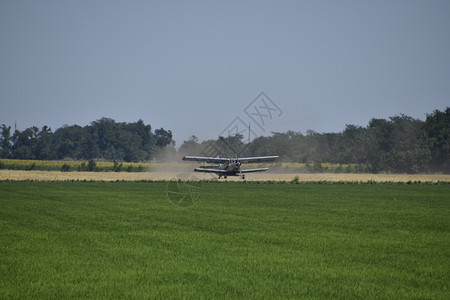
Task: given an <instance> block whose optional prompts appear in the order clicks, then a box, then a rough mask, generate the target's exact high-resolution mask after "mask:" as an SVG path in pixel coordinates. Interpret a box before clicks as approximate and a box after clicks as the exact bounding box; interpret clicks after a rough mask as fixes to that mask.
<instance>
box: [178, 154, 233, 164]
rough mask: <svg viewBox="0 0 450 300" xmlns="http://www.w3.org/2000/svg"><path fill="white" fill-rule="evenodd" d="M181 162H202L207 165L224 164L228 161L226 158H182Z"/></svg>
mask: <svg viewBox="0 0 450 300" xmlns="http://www.w3.org/2000/svg"><path fill="white" fill-rule="evenodd" d="M183 160H187V161H202V162H207V163H216V164H219V163H224V162H227V161H229V160H230V159H228V158H220V157H204V156H184V157H183Z"/></svg>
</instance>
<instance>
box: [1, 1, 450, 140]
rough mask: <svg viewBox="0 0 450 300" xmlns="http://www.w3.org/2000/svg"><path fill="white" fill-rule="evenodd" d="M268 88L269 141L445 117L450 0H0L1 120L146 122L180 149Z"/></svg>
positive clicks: (218, 128)
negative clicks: (397, 119)
mask: <svg viewBox="0 0 450 300" xmlns="http://www.w3.org/2000/svg"><path fill="white" fill-rule="evenodd" d="M262 91H263V92H265V93H266V95H267V96H269V97H270V98H271V99H272V100H273V102H274V103H276V104H277V105H278V107H279V109H280V110H281V111H282V114H281V116H280V114H279V113H278V112H277V114H276V116H274V117H273V118H272V119H271V120H270V122H269V119H267V121H268V122H266V124H265V125H264V129H265V130H266V133H267V132H269V131H279V132H280V131H281V132H284V131H287V130H294V131H301V132H305V131H306V130H307V129H312V130H315V131H318V132H338V131H341V130H342V129H344V127H345V124H356V125H366V124H367V122H368V121H369V119H370V118H372V117H378V118H388V117H389V116H393V115H396V114H399V113H405V114H407V115H410V116H412V117H415V118H420V119H424V118H425V113H431V112H432V111H433V110H434V109H440V110H443V109H444V108H445V107H446V106H450V1H448V0H443V1H429V0H427V1H425V0H421V1H412V0H407V1H392V0H389V1H361V0H358V1H243V0H241V1H111V0H108V1H98V0H96V1H79V0H77V1H60V0H58V1H43V0H40V1H34V0H33V1H22V0H11V1H9V0H1V1H0V101H1V102H0V124H1V123H5V124H8V125H12V126H14V122H15V120H17V125H18V128H19V129H25V128H27V127H30V126H33V125H37V126H39V127H42V126H43V125H49V126H50V127H52V128H53V129H56V128H58V127H61V126H62V125H64V124H69V125H72V124H79V125H83V126H84V125H87V124H88V123H90V122H91V121H94V120H96V119H99V118H101V117H110V118H113V119H115V120H116V121H119V122H134V121H137V120H138V119H142V120H144V122H145V123H147V124H151V125H152V126H153V128H160V127H164V128H165V129H170V130H172V131H173V133H174V138H175V139H176V140H177V145H178V146H179V145H180V144H181V142H182V141H183V140H185V139H187V138H188V137H189V136H191V135H193V134H195V135H197V136H198V137H199V138H200V139H201V140H203V139H207V138H215V137H217V135H218V134H219V133H221V132H222V131H223V129H224V128H226V127H227V126H228V125H229V124H230V122H232V121H233V120H235V117H239V118H240V119H239V120H242V121H243V122H242V123H245V124H246V123H247V122H250V121H251V119H249V118H248V115H246V114H245V112H244V109H245V108H246V107H247V105H248V104H249V103H250V102H252V101H253V100H254V99H255V97H256V96H258V94H259V93H260V92H262ZM255 104H257V103H255ZM267 112H268V111H267V110H266V113H267ZM261 113H262V111H261ZM266 115H267V114H266ZM252 128H254V131H255V133H256V134H261V133H263V131H262V130H260V128H259V129H258V127H257V126H256V125H252ZM257 129H258V130H259V131H257Z"/></svg>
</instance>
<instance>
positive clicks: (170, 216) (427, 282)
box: [0, 182, 450, 299]
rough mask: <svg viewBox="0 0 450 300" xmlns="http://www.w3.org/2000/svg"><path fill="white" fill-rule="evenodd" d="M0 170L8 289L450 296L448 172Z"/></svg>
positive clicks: (94, 294)
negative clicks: (182, 195) (178, 191)
mask: <svg viewBox="0 0 450 300" xmlns="http://www.w3.org/2000/svg"><path fill="white" fill-rule="evenodd" d="M166 190H167V183H162V182H161V183H148V182H147V183H145V182H134V183H132V182H112V183H105V182H0V230H1V231H0V298H64V299H65V298H160V299H167V298H191V299H199V298H320V299H322V298H333V299H338V298H341V299H343V298H345V299H349V298H350V299H352V298H361V299H367V298H371V299H380V298H384V299H388V298H389V299H391V298H408V299H410V298H418V299H427V298H428V299H448V298H449V296H450V289H449V282H450V185H448V184H440V185H426V184H412V185H394V184H393V185H388V184H360V185H358V184H257V183H247V184H239V183H203V185H202V192H201V197H200V200H199V201H198V202H197V203H196V204H195V205H194V206H192V207H190V208H180V207H176V206H174V205H172V204H171V203H170V202H169V200H168V198H167V194H166Z"/></svg>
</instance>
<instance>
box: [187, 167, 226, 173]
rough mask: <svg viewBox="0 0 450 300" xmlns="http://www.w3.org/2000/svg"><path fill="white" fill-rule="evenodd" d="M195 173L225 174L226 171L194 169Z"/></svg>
mask: <svg viewBox="0 0 450 300" xmlns="http://www.w3.org/2000/svg"><path fill="white" fill-rule="evenodd" d="M194 171H195V172H204V173H222V174H225V173H227V171H225V170H220V169H207V168H195V169H194Z"/></svg>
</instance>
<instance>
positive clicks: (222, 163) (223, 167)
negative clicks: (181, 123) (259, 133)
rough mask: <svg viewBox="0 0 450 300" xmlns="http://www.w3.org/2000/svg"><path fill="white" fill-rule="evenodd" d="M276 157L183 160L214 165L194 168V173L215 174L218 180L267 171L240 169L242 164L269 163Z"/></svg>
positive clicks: (194, 158) (201, 157)
mask: <svg viewBox="0 0 450 300" xmlns="http://www.w3.org/2000/svg"><path fill="white" fill-rule="evenodd" d="M277 158H278V156H277V155H272V156H258V157H244V158H236V159H232V158H220V157H203V156H184V157H183V160H186V161H199V162H205V163H213V164H215V165H210V166H202V167H199V168H195V169H194V171H195V172H205V173H215V174H217V175H219V179H220V178H221V177H222V176H223V178H225V179H226V178H227V176H240V177H241V178H242V179H245V173H251V172H262V171H267V170H269V168H254V169H241V165H242V164H243V163H261V162H269V161H274V160H275V159H277Z"/></svg>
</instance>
